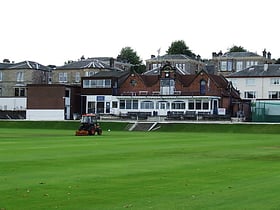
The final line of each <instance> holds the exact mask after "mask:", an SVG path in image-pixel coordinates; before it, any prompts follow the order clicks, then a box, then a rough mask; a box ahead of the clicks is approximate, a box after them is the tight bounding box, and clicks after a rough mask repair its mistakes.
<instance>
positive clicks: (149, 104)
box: [140, 101, 154, 109]
mask: <svg viewBox="0 0 280 210" xmlns="http://www.w3.org/2000/svg"><path fill="white" fill-rule="evenodd" d="M140 107H141V109H154V102H152V101H142V102H141V104H140Z"/></svg>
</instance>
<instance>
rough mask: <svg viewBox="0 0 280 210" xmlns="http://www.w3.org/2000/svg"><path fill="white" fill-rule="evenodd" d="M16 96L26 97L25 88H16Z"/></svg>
mask: <svg viewBox="0 0 280 210" xmlns="http://www.w3.org/2000/svg"><path fill="white" fill-rule="evenodd" d="M15 96H25V88H24V87H18V88H15Z"/></svg>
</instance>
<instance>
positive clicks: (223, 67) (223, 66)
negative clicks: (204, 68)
mask: <svg viewBox="0 0 280 210" xmlns="http://www.w3.org/2000/svg"><path fill="white" fill-rule="evenodd" d="M220 66H221V71H226V70H227V62H226V61H221V62H220Z"/></svg>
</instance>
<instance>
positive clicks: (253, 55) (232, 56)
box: [222, 52, 261, 58]
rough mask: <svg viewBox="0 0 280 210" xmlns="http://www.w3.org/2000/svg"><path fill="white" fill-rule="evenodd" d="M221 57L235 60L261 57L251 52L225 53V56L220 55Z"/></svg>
mask: <svg viewBox="0 0 280 210" xmlns="http://www.w3.org/2000/svg"><path fill="white" fill-rule="evenodd" d="M222 57H231V58H237V57H261V56H260V55H258V54H256V53H253V52H226V53H225V54H223V55H222Z"/></svg>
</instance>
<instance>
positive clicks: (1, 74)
mask: <svg viewBox="0 0 280 210" xmlns="http://www.w3.org/2000/svg"><path fill="white" fill-rule="evenodd" d="M2 80H3V72H2V71H0V81H2Z"/></svg>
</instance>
